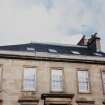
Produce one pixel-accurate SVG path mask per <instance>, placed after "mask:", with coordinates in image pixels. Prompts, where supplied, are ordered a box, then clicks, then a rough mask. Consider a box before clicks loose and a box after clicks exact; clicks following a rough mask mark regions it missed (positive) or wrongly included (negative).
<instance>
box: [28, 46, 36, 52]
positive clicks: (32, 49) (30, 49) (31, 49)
mask: <svg viewBox="0 0 105 105" xmlns="http://www.w3.org/2000/svg"><path fill="white" fill-rule="evenodd" d="M27 50H28V51H35V48H32V47H27Z"/></svg>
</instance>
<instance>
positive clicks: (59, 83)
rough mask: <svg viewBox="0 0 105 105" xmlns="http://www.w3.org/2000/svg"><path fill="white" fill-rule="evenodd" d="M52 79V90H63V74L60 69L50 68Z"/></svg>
mask: <svg viewBox="0 0 105 105" xmlns="http://www.w3.org/2000/svg"><path fill="white" fill-rule="evenodd" d="M51 79H52V82H51V83H52V84H51V85H52V91H62V90H63V74H62V70H52V71H51Z"/></svg>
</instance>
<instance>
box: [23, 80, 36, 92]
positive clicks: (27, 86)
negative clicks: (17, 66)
mask: <svg viewBox="0 0 105 105" xmlns="http://www.w3.org/2000/svg"><path fill="white" fill-rule="evenodd" d="M24 90H26V91H29V90H35V84H34V81H25V80H24Z"/></svg>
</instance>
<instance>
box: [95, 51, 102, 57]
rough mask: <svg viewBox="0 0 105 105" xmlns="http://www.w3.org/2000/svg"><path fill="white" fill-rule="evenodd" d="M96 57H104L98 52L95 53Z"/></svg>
mask: <svg viewBox="0 0 105 105" xmlns="http://www.w3.org/2000/svg"><path fill="white" fill-rule="evenodd" d="M94 55H96V56H102V54H101V53H98V52H95V53H94Z"/></svg>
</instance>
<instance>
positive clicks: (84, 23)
mask: <svg viewBox="0 0 105 105" xmlns="http://www.w3.org/2000/svg"><path fill="white" fill-rule="evenodd" d="M95 32H97V33H98V35H99V37H101V44H102V50H104V51H105V0H0V45H7V44H19V43H30V42H57V43H65V44H76V43H77V42H78V41H79V40H80V38H81V37H82V35H86V36H87V37H90V36H91V34H92V33H95Z"/></svg>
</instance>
